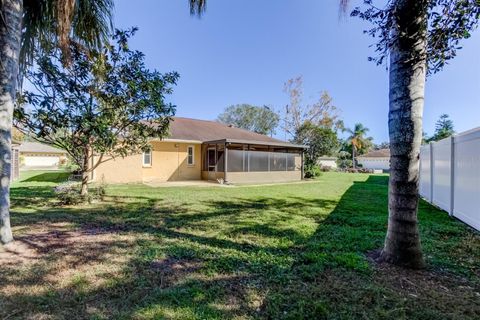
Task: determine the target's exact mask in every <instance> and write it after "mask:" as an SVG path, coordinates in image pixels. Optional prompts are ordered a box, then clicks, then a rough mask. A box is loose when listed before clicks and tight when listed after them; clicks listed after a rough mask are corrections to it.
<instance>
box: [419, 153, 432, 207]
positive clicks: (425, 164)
mask: <svg viewBox="0 0 480 320" xmlns="http://www.w3.org/2000/svg"><path fill="white" fill-rule="evenodd" d="M430 162H431V160H430V146H429V145H426V146H422V148H421V149H420V195H421V196H422V197H423V198H425V199H426V200H428V201H430V200H431V199H430V197H431V193H432V189H431V188H432V185H431V182H432V179H431V176H430V173H431V166H430Z"/></svg>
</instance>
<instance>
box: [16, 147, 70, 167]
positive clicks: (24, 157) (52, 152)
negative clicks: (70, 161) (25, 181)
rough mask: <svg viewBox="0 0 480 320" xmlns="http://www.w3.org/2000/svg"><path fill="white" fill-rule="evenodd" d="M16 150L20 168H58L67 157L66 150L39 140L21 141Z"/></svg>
mask: <svg viewBox="0 0 480 320" xmlns="http://www.w3.org/2000/svg"><path fill="white" fill-rule="evenodd" d="M18 152H19V154H20V168H21V169H22V170H30V169H58V168H59V166H60V165H61V164H62V162H64V161H66V159H67V152H66V151H64V150H61V149H58V148H55V147H52V146H49V145H46V144H43V143H39V142H30V141H26V142H23V143H22V144H21V145H20V146H19V147H18Z"/></svg>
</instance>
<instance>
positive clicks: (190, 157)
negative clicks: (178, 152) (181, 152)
mask: <svg viewBox="0 0 480 320" xmlns="http://www.w3.org/2000/svg"><path fill="white" fill-rule="evenodd" d="M194 164H195V147H194V146H188V147H187V165H189V166H193V165H194Z"/></svg>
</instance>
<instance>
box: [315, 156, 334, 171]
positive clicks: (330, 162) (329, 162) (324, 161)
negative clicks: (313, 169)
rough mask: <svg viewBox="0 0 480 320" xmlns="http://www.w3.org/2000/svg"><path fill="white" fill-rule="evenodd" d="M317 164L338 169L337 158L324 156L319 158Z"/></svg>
mask: <svg viewBox="0 0 480 320" xmlns="http://www.w3.org/2000/svg"><path fill="white" fill-rule="evenodd" d="M317 164H318V165H319V166H320V167H322V168H323V167H327V168H332V169H337V158H336V157H326V156H323V157H320V158H318V161H317Z"/></svg>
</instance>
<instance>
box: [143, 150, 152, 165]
mask: <svg viewBox="0 0 480 320" xmlns="http://www.w3.org/2000/svg"><path fill="white" fill-rule="evenodd" d="M143 166H144V167H151V166H152V151H151V150H148V151H145V152H144V153H143Z"/></svg>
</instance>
